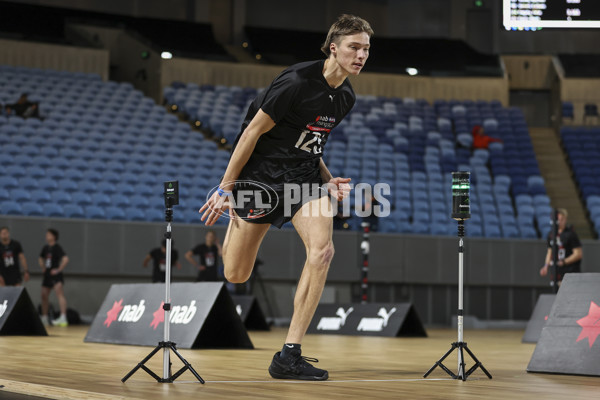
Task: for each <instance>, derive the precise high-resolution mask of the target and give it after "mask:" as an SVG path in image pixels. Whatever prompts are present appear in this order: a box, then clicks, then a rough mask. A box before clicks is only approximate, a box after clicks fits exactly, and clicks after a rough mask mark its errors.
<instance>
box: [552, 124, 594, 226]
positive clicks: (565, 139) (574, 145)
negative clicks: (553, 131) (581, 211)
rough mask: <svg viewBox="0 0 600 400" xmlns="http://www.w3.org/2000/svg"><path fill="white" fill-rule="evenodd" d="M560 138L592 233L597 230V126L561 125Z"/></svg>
mask: <svg viewBox="0 0 600 400" xmlns="http://www.w3.org/2000/svg"><path fill="white" fill-rule="evenodd" d="M561 139H562V144H563V147H564V148H565V150H566V153H567V156H568V158H569V162H570V164H571V169H572V170H573V175H574V178H575V182H576V183H577V185H578V187H579V190H580V193H581V197H582V198H583V200H584V204H585V205H586V207H587V210H588V212H589V215H590V220H591V221H592V224H593V225H594V229H595V230H596V233H600V178H599V177H598V171H599V170H600V127H577V126H565V127H563V128H561Z"/></svg>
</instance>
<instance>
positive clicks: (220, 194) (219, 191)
mask: <svg viewBox="0 0 600 400" xmlns="http://www.w3.org/2000/svg"><path fill="white" fill-rule="evenodd" d="M217 193H218V194H219V196H220V197H223V195H224V194H226V195H230V194H231V192H226V191H225V190H223V189H221V187H218V188H217Z"/></svg>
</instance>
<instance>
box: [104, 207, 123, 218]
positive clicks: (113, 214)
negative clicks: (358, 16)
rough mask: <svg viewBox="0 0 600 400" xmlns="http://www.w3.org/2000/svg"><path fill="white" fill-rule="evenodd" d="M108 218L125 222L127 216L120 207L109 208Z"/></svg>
mask: <svg viewBox="0 0 600 400" xmlns="http://www.w3.org/2000/svg"><path fill="white" fill-rule="evenodd" d="M106 218H108V219H111V220H125V219H127V218H126V215H125V211H124V210H123V209H122V208H120V207H107V208H106Z"/></svg>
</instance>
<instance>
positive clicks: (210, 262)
mask: <svg viewBox="0 0 600 400" xmlns="http://www.w3.org/2000/svg"><path fill="white" fill-rule="evenodd" d="M204 260H205V262H206V266H207V267H214V265H215V255H214V254H213V253H207V254H206V257H205V258H204Z"/></svg>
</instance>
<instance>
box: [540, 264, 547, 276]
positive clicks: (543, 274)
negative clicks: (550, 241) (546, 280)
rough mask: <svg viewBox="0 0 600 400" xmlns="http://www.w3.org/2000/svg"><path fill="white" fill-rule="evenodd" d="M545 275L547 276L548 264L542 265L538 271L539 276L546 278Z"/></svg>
mask: <svg viewBox="0 0 600 400" xmlns="http://www.w3.org/2000/svg"><path fill="white" fill-rule="evenodd" d="M546 275H548V264H546V265H544V266H543V267H542V268H541V269H540V276H546Z"/></svg>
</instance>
